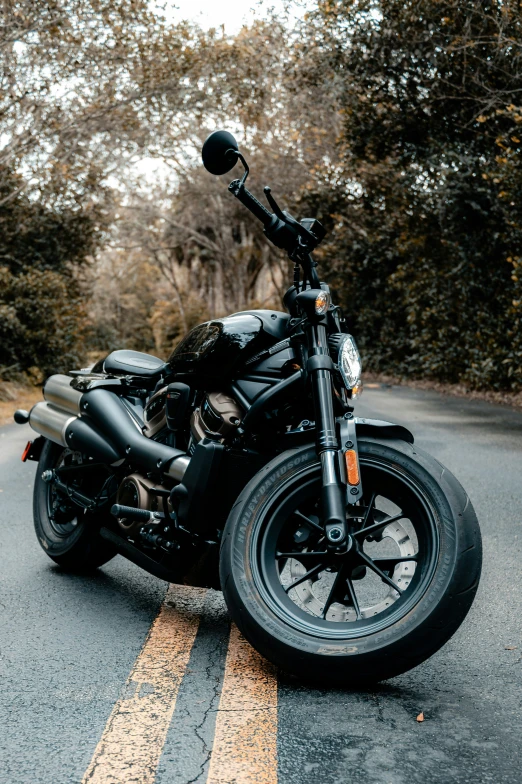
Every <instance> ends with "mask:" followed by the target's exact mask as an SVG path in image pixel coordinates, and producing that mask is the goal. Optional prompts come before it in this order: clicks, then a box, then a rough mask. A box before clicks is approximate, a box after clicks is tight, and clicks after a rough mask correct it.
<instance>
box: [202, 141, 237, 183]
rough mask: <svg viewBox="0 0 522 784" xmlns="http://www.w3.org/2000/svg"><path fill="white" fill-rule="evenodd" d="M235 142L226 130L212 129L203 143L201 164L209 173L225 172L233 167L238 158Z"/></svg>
mask: <svg viewBox="0 0 522 784" xmlns="http://www.w3.org/2000/svg"><path fill="white" fill-rule="evenodd" d="M238 153H239V150H238V147H237V142H236V140H235V139H234V137H233V136H232V134H231V133H229V132H228V131H214V133H211V134H210V136H209V137H208V139H207V140H206V141H205V144H204V145H203V149H202V150H201V157H202V158H203V166H204V167H205V169H206V170H207V171H209V172H210V173H211V174H226V173H227V172H228V171H230V169H233V168H234V166H235V165H236V163H237V158H238Z"/></svg>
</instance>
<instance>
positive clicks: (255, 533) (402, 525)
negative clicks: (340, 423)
mask: <svg viewBox="0 0 522 784" xmlns="http://www.w3.org/2000/svg"><path fill="white" fill-rule="evenodd" d="M359 457H360V463H361V474H362V481H363V488H364V498H363V500H362V501H361V502H360V503H359V504H358V505H357V506H355V507H349V510H348V513H347V519H348V527H349V532H350V534H351V546H350V548H349V549H348V550H347V551H346V552H344V553H342V554H333V553H331V551H329V550H328V548H327V547H326V539H325V537H324V534H323V527H322V513H321V505H320V464H319V461H318V459H317V456H316V453H315V449H314V448H313V447H307V448H301V449H299V450H295V451H293V452H287V453H285V454H284V455H281V456H280V457H278V458H277V459H276V460H274V461H272V462H271V463H270V464H269V465H268V466H266V467H265V469H263V471H262V472H260V473H259V474H258V475H257V476H256V477H254V479H253V480H252V482H251V483H250V484H249V485H248V486H247V487H246V488H245V490H244V491H243V493H242V494H241V496H240V498H239V499H238V502H237V503H236V505H235V507H234V509H233V510H232V512H231V515H230V517H229V520H228V522H227V525H226V528H225V532H224V537H223V546H222V551H221V582H222V586H223V590H224V593H225V598H226V601H227V604H228V607H229V609H230V612H231V614H232V616H233V618H234V620H235V621H236V623H237V624H238V626H239V628H240V629H241V631H242V632H243V633H244V634H245V636H246V637H247V639H248V640H249V641H250V642H251V643H252V644H253V645H254V646H255V647H256V648H257V649H258V650H259V651H260V652H261V653H263V654H264V655H265V656H266V657H267V658H268V659H270V660H272V661H273V662H274V663H276V664H278V665H279V666H281V667H283V668H284V669H286V670H289V671H291V672H293V673H295V674H298V675H300V676H302V677H306V678H311V679H313V680H317V681H323V682H332V683H337V684H341V683H343V684H349V683H360V682H361V681H362V680H363V681H376V680H382V679H384V678H389V677H392V676H394V675H398V674H399V673H401V672H404V671H406V670H408V669H410V668H411V667H414V666H416V665H417V664H419V663H420V662H422V661H423V660H424V659H426V658H427V657H428V656H430V655H431V654H433V653H434V652H435V651H436V650H438V649H439V648H440V647H441V646H442V645H443V644H444V643H445V642H446V641H447V640H448V639H449V637H451V635H452V634H453V633H454V632H455V631H456V629H457V628H458V626H459V625H460V624H461V623H462V621H463V619H464V617H465V615H466V613H467V612H468V610H469V608H470V606H471V603H472V601H473V597H474V595H475V592H476V589H477V586H478V580H479V576H480V568H481V540H480V532H479V528H478V523H477V520H476V516H475V513H474V511H473V508H472V506H471V504H470V502H469V499H468V498H467V496H466V494H465V492H464V490H463V489H462V487H461V486H460V484H459V483H458V482H457V480H456V479H455V478H454V477H453V476H452V475H451V474H450V473H449V472H448V471H447V470H446V469H444V468H443V467H442V466H441V465H440V464H439V463H438V462H437V461H436V460H435V459H434V458H432V457H431V456H430V455H428V454H426V453H424V452H422V451H421V450H419V449H417V448H416V447H415V448H414V447H412V446H411V445H409V444H406V443H404V442H401V441H393V442H386V443H379V442H377V441H374V440H371V439H365V440H361V441H360V442H359Z"/></svg>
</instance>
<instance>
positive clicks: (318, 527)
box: [294, 509, 324, 534]
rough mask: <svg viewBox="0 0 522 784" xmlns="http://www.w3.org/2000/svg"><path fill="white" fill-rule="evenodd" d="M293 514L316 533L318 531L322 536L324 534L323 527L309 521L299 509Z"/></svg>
mask: <svg viewBox="0 0 522 784" xmlns="http://www.w3.org/2000/svg"><path fill="white" fill-rule="evenodd" d="M294 514H295V515H297V516H298V517H300V518H301V519H302V520H304V521H305V522H306V523H307V524H308V525H311V526H312V528H315V529H316V530H317V531H320V532H321V533H322V534H324V528H323V526H322V525H319V523H316V522H315V521H314V520H310V518H309V517H307V516H306V515H304V514H303V513H302V512H300V511H299V509H296V510H295V512H294Z"/></svg>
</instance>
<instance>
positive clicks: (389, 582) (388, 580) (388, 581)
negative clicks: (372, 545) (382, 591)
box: [359, 551, 403, 593]
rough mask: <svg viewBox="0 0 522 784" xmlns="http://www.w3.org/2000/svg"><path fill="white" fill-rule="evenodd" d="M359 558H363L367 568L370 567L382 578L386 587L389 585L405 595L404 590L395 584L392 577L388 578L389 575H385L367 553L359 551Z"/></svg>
mask: <svg viewBox="0 0 522 784" xmlns="http://www.w3.org/2000/svg"><path fill="white" fill-rule="evenodd" d="M359 557H360V558H362V560H363V561H364V562H365V564H366V565H367V566H368V567H369V568H370V569H371V570H372V571H373V572H375V574H378V575H379V577H380V578H381V580H382V581H383V582H385V583H386V585H389V586H390V588H393V589H394V590H395V591H397V593H403V590H402V588H399V587H398V586H397V585H396V584H395V583H394V582H393V580H392V579H391V577H388V575H387V574H385V573H384V572H383V571H382V569H379V567H378V566H376V565H375V562H374V561H372V559H371V558H369V557H368V556H367V555H366V553H363V552H361V551H359Z"/></svg>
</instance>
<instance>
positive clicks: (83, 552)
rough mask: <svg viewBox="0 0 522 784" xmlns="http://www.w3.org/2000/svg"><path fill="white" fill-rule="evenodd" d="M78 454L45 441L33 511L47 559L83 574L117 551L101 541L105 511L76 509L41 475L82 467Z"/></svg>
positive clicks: (39, 539)
mask: <svg viewBox="0 0 522 784" xmlns="http://www.w3.org/2000/svg"><path fill="white" fill-rule="evenodd" d="M82 461H83V457H82V455H81V454H80V453H79V452H72V451H71V450H70V449H64V448H63V447H61V446H59V445H58V444H54V443H52V442H51V441H46V442H45V445H44V447H43V449H42V454H41V457H40V461H39V463H38V471H37V475H36V479H35V484H34V496H33V512H34V527H35V531H36V536H37V538H38V541H39V543H40V545H41V547H42V548H43V549H44V550H45V552H46V553H47V555H48V556H49V558H51V559H52V560H53V561H54V562H55V563H57V564H59V565H60V566H62V567H63V568H64V569H68V570H71V571H86V570H91V569H96V568H97V567H98V566H102V564H104V563H107V561H109V560H110V559H111V558H113V556H114V555H116V550H115V549H114V547H113V546H112V545H110V544H109V543H108V542H106V541H105V540H104V539H102V538H101V536H100V534H99V529H100V527H101V525H102V524H103V522H104V520H103V518H104V516H105V515H107V514H108V513H107V512H103V511H97V512H88V511H86V510H85V509H83V508H81V507H80V506H77V505H76V504H75V503H73V502H72V501H71V500H70V499H69V498H67V497H66V496H65V495H63V493H60V492H58V491H57V489H56V487H55V486H54V485H53V483H52V482H51V483H48V482H45V481H44V480H43V479H42V474H43V472H44V471H47V470H55V469H57V468H60V467H66V466H74V465H81V463H82Z"/></svg>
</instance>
